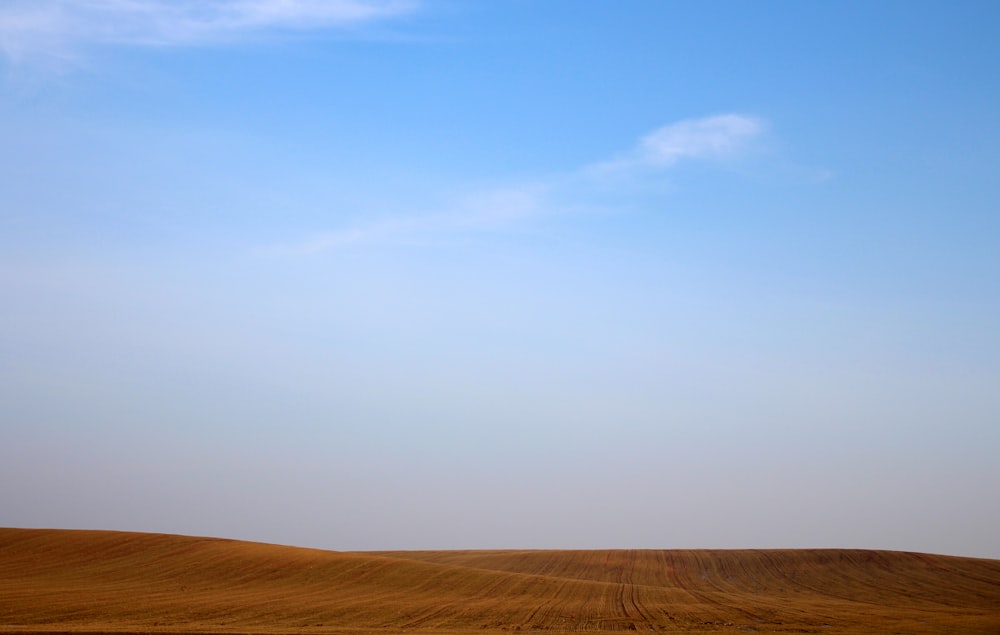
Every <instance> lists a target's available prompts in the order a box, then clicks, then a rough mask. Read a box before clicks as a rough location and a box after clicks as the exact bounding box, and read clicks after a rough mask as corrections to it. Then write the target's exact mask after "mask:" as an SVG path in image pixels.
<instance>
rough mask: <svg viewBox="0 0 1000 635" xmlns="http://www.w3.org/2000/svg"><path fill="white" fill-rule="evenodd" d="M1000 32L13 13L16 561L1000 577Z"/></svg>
mask: <svg viewBox="0 0 1000 635" xmlns="http://www.w3.org/2000/svg"><path fill="white" fill-rule="evenodd" d="M998 60H1000V3H997V2H995V1H993V0H988V1H983V2H975V1H964V2H954V1H950V0H949V1H942V2H922V1H911V0H907V1H898V2H893V1H883V2H870V1H868V0H864V1H858V2H851V1H843V2H797V1H774V2H753V1H749V0H746V1H735V2H734V1H726V0H720V1H718V2H711V3H705V2H698V1H694V0H691V1H672V2H668V1H654V0H629V1H624V2H604V1H599V0H593V1H588V0H535V1H528V0H498V1H495V2H494V1H490V2H474V1H471V0H413V1H398V2H397V1H392V0H386V1H382V0H326V1H322V0H204V1H196V0H190V1H186V2H168V1H167V0H4V2H2V3H0V525H5V526H22V527H26V526H33V527H67V528H69V527H74V528H75V527H80V528H83V527H86V528H103V529H123V530H139V531H159V532H170V533H184V534H196V535H215V536H225V537H231V538H241V539H251V540H262V541H268V542H277V543H284V544H294V545H303V546H315V547H321V548H330V549H390V548H391V549H416V548H435V549H437V548H444V549H448V548H479V547H481V548H511V547H532V548H598V547H650V548H688V547H713V548H740V547H762V548H763V547H863V548H887V549H900V550H914V551H926V552H937V553H947V554H957V555H972V556H985V557H991V558H1000V539H998V536H1000V504H998V492H1000V460H998V456H1000V178H998V174H1000V169H998V168H1000V116H998V113H1000V64H998V63H997V62H998Z"/></svg>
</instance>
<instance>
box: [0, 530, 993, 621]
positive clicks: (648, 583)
mask: <svg viewBox="0 0 1000 635" xmlns="http://www.w3.org/2000/svg"><path fill="white" fill-rule="evenodd" d="M500 631H504V632H510V631H520V632H532V631H538V632H543V633H551V634H554V633H569V632H580V631H587V632H602V631H604V632H611V631H615V632H619V631H642V632H657V633H682V632H699V633H741V632H744V633H751V632H762V633H763V632H780V633H829V634H834V633H963V634H964V633H982V634H987V633H989V634H994V635H995V634H998V633H1000V560H983V559H975V558H959V557H951V556H938V555H927V554H917V553H902V552H889V551H864V550H602V551H552V550H549V551H512V550H507V551H433V552H378V553H375V552H365V553H344V552H331V551H320V550H315V549H303V548H295V547H283V546H277V545H269V544H259V543H249V542H239V541H233V540H224V539H217V538H192V537H185V536H173V535H163V534H138V533H124V532H110V531H70V530H41V529H0V635H3V634H14V633H227V634H228V633H275V634H277V633H288V634H303V635H310V634H316V635H318V634H320V633H336V634H339V633H372V634H387V635H388V634H390V633H403V632H416V633H420V634H427V635H430V634H433V633H455V634H458V633H481V634H489V633H495V632H500Z"/></svg>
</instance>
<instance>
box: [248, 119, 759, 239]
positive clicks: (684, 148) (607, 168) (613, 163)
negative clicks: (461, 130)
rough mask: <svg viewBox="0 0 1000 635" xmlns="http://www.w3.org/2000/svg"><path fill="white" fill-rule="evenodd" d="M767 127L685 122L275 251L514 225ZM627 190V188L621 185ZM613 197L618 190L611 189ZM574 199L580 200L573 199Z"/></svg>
mask: <svg viewBox="0 0 1000 635" xmlns="http://www.w3.org/2000/svg"><path fill="white" fill-rule="evenodd" d="M763 131H764V124H763V122H762V121H761V120H760V119H758V118H756V117H751V116H748V115H741V114H725V115H718V116H714V117H705V118H701V119H689V120H685V121H679V122H677V123H673V124H670V125H667V126H663V127H662V128H658V129H656V130H654V131H653V132H651V133H649V134H647V135H645V136H643V137H642V138H640V139H639V141H638V143H637V144H636V145H635V147H634V148H632V149H631V150H630V151H628V152H626V153H624V154H622V155H621V156H618V157H615V158H612V159H609V160H606V161H601V162H597V163H593V164H589V165H586V166H583V167H581V168H578V169H576V170H574V171H571V172H569V173H567V174H562V175H559V176H553V177H550V178H548V179H544V180H541V181H539V182H535V183H531V184H521V185H511V186H507V187H503V188H495V189H486V190H480V191H477V192H473V193H470V194H466V195H464V196H461V197H458V198H457V199H456V200H455V201H454V202H453V203H452V204H451V205H450V206H449V207H448V209H447V211H434V212H427V213H410V214H406V215H400V216H395V217H390V218H388V219H385V218H383V219H382V220H379V221H377V222H372V223H370V224H366V225H356V226H353V227H349V228H346V229H342V230H337V231H330V232H322V233H318V234H315V235H313V236H311V237H309V238H308V239H306V240H304V241H301V242H299V243H295V244H289V245H280V246H276V247H272V248H270V249H268V250H266V251H268V252H272V253H275V252H276V253H285V254H289V253H298V254H310V253H317V252H322V251H326V250H330V249H336V248H340V247H344V246H347V245H351V244H364V243H373V242H378V243H386V242H395V243H413V242H421V243H426V242H433V239H434V237H438V238H439V237H441V236H443V235H445V234H449V233H451V234H455V233H460V232H470V231H486V230H490V229H493V230H496V229H503V228H509V227H511V226H513V225H514V224H516V223H518V222H524V221H526V220H528V219H531V218H536V217H539V216H542V215H546V214H556V213H568V212H573V211H574V210H577V209H579V208H580V207H581V205H580V203H579V201H580V200H581V199H584V200H585V199H586V198H587V197H588V195H589V194H593V193H595V192H600V194H601V196H602V197H603V198H605V199H606V198H607V197H608V188H609V186H610V187H611V188H629V187H630V185H629V184H627V183H626V181H628V179H624V180H622V179H610V180H609V179H607V178H606V177H607V176H609V175H614V176H625V177H631V176H650V175H652V176H656V175H658V174H661V173H664V172H666V171H667V170H669V169H670V168H672V167H673V166H674V165H676V164H677V163H678V162H679V161H682V160H687V159H701V160H718V159H722V158H729V157H733V156H734V155H736V154H738V153H739V152H740V151H741V150H743V149H745V148H746V147H748V145H749V144H750V143H751V142H752V141H753V139H754V138H755V137H758V136H760V135H761V134H762V132H763ZM619 193H620V194H621V195H624V194H626V192H619ZM611 194H612V196H611V198H612V199H613V198H614V192H612V193H611ZM571 201H575V203H573V202H571Z"/></svg>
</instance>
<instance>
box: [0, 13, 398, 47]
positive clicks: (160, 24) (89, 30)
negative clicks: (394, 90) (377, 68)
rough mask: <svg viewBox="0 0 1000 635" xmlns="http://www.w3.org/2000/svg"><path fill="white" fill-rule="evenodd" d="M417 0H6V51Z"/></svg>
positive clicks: (285, 22)
mask: <svg viewBox="0 0 1000 635" xmlns="http://www.w3.org/2000/svg"><path fill="white" fill-rule="evenodd" d="M416 6H417V0H3V2H2V3H0V50H2V51H3V53H5V54H6V56H7V57H8V58H10V59H14V60H20V59H24V58H30V57H36V56H46V57H54V58H71V57H73V56H74V55H75V54H76V52H77V50H78V49H79V47H80V46H82V45H87V44H95V43H100V44H131V45H145V46H191V45H205V44H216V43H223V42H232V41H237V40H239V39H241V38H244V37H247V36H250V35H254V34H259V33H261V32H262V31H264V30H268V29H283V30H317V29H330V28H343V27H348V26H356V25H359V24H363V23H368V22H371V21H374V20H380V19H385V18H390V17H394V16H399V15H402V14H405V13H408V12H411V11H413V10H415V9H416Z"/></svg>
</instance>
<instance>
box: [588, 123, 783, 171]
mask: <svg viewBox="0 0 1000 635" xmlns="http://www.w3.org/2000/svg"><path fill="white" fill-rule="evenodd" d="M763 129H764V125H763V123H762V122H761V121H760V120H759V119H757V118H756V117H750V116H747V115H739V114H726V115H717V116H714V117H704V118H701V119H687V120H685V121H679V122H677V123H673V124H670V125H668V126H663V127H662V128H659V129H657V130H654V131H653V132H651V133H649V134H647V135H646V136H644V137H643V138H642V139H640V140H639V143H638V144H637V145H636V146H635V147H634V148H633V149H632V150H631V151H630V152H628V153H626V154H625V155H623V156H621V157H619V158H616V159H612V160H610V161H606V162H603V163H598V164H596V165H595V166H593V168H592V170H593V171H596V172H620V171H633V170H639V169H650V168H667V167H670V166H672V165H674V164H675V163H676V162H677V161H679V160H681V159H718V158H723V157H726V156H731V155H733V154H735V153H736V152H738V151H739V150H740V149H742V148H743V147H744V146H745V145H746V143H747V142H748V141H750V140H751V139H752V138H754V137H756V136H758V135H759V134H760V133H761V132H762V131H763Z"/></svg>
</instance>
